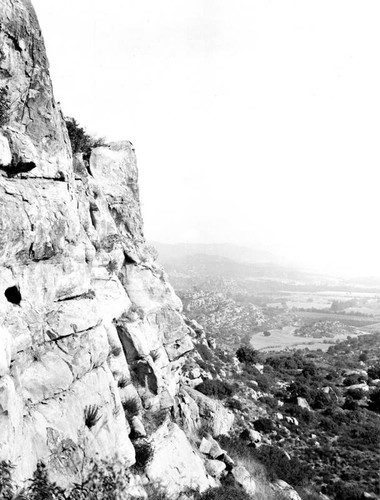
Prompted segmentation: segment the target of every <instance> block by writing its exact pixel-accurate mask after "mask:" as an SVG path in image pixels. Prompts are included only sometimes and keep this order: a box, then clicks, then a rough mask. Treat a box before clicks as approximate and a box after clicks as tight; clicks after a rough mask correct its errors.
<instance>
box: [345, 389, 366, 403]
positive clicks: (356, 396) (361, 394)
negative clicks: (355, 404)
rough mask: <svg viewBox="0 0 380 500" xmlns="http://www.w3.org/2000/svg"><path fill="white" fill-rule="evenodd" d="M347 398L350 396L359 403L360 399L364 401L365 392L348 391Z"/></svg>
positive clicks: (358, 390)
mask: <svg viewBox="0 0 380 500" xmlns="http://www.w3.org/2000/svg"><path fill="white" fill-rule="evenodd" d="M347 396H350V397H351V398H352V399H355V400H356V401H359V400H360V399H363V398H364V397H365V392H364V391H363V389H360V388H357V389H348V390H347Z"/></svg>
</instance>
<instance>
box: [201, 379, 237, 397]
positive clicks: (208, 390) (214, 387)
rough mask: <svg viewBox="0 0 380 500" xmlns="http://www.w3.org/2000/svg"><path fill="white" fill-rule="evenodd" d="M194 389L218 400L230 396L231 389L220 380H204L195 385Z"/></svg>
mask: <svg viewBox="0 0 380 500" xmlns="http://www.w3.org/2000/svg"><path fill="white" fill-rule="evenodd" d="M195 389H196V390H197V391H199V392H201V393H202V394H205V395H206V396H211V397H214V398H218V399H223V398H227V397H229V396H231V395H232V392H233V387H232V386H231V385H230V384H228V383H227V382H222V381H221V380H217V379H216V380H209V379H207V380H205V381H204V382H202V383H201V384H199V385H197V386H196V387H195Z"/></svg>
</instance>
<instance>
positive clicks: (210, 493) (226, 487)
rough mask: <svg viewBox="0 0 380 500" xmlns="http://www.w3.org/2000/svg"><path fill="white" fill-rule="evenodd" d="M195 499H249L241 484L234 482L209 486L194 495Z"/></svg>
mask: <svg viewBox="0 0 380 500" xmlns="http://www.w3.org/2000/svg"><path fill="white" fill-rule="evenodd" d="M195 499H196V500H251V496H250V495H248V493H246V492H245V491H244V490H243V488H242V487H241V486H239V485H238V484H236V483H233V484H223V486H220V487H219V488H211V489H208V490H206V491H205V492H204V493H201V494H198V495H196V496H195Z"/></svg>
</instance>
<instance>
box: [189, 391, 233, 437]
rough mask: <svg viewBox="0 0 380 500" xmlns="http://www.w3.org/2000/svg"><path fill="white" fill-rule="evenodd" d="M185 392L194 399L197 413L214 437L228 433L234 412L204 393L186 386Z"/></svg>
mask: <svg viewBox="0 0 380 500" xmlns="http://www.w3.org/2000/svg"><path fill="white" fill-rule="evenodd" d="M186 392H187V393H188V394H189V396H190V397H191V398H192V399H193V400H194V401H195V403H196V405H197V406H198V408H199V414H200V416H201V417H202V419H203V420H204V421H206V422H207V424H208V427H209V428H210V430H211V433H212V435H213V436H214V437H216V436H220V435H223V434H228V433H229V431H230V430H231V427H232V424H233V422H234V414H233V413H232V412H231V411H229V410H227V408H225V407H224V406H223V405H222V404H221V403H220V402H219V401H216V400H214V399H211V398H209V397H208V396H206V395H205V394H202V393H201V392H199V391H197V390H195V389H192V388H190V387H188V388H187V389H186Z"/></svg>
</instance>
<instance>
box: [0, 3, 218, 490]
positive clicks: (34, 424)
mask: <svg viewBox="0 0 380 500" xmlns="http://www.w3.org/2000/svg"><path fill="white" fill-rule="evenodd" d="M0 16H1V21H2V22H1V27H0V42H1V54H0V86H1V89H3V90H2V91H1V94H0V99H1V102H0V106H3V109H7V110H8V112H7V113H6V116H5V118H4V116H3V118H4V119H3V120H2V122H1V124H0V459H6V460H10V461H11V462H12V463H14V464H15V465H16V472H15V473H16V478H17V479H18V480H19V481H22V480H24V479H26V478H29V477H30V476H31V475H32V473H33V471H34V469H35V466H36V463H37V461H38V460H43V461H44V462H45V463H46V464H47V466H48V468H49V471H50V474H51V477H52V479H53V480H55V481H57V482H58V483H59V484H61V485H63V486H66V485H67V484H68V483H70V482H72V481H75V480H76V479H77V478H78V474H79V473H80V471H81V469H82V467H83V464H85V463H86V462H87V461H88V460H89V459H91V458H92V457H94V456H96V455H97V456H98V457H99V458H102V459H106V458H112V457H114V456H118V458H119V459H122V460H124V462H125V463H126V465H129V464H132V463H133V462H134V460H135V451H134V447H133V444H132V442H131V440H130V438H129V434H130V427H129V424H128V422H127V419H126V418H125V415H124V411H123V407H122V403H123V402H124V403H125V402H126V400H130V399H137V401H138V403H139V405H140V407H141V408H144V409H145V410H149V411H151V412H155V411H158V410H161V409H166V408H170V407H171V406H173V404H174V401H175V398H176V397H177V392H178V387H179V381H180V379H181V365H182V357H183V355H184V354H186V353H187V352H188V351H189V350H191V349H192V347H193V346H192V341H191V338H190V336H189V327H188V326H187V325H186V323H185V322H184V319H183V317H182V314H181V308H182V306H181V302H180V300H179V298H178V297H177V296H176V295H175V293H174V291H173V289H172V287H171V286H170V284H169V283H168V281H167V277H166V275H165V273H164V272H163V270H162V269H161V268H160V267H159V266H158V265H157V264H156V263H155V262H154V258H153V256H152V255H151V252H150V250H149V248H148V247H146V245H145V242H144V237H143V229H142V227H143V225H142V218H141V213H140V203H139V191H138V174H137V167H136V157H135V152H134V149H133V147H132V145H131V143H130V142H128V141H125V142H120V143H112V144H110V145H109V147H101V148H97V149H95V150H93V151H92V154H91V157H90V159H89V163H88V164H86V162H84V160H83V158H81V156H78V157H76V158H74V159H73V158H72V155H71V148H70V145H69V139H68V136H67V131H66V127H65V125H64V121H63V117H62V114H61V112H60V110H59V108H58V106H57V104H56V103H55V101H54V97H53V92H52V85H51V81H50V77H49V71H48V61H47V58H46V54H45V49H44V44H43V40H42V36H41V32H40V28H39V26H38V22H37V19H36V16H35V13H34V10H33V7H32V6H31V4H30V1H29V0H2V1H1V2H0ZM185 406H186V405H185ZM91 412H93V413H95V417H96V418H94V419H93V420H91V418H90V416H91ZM133 425H134V427H135V430H136V432H137V431H138V433H140V434H142V435H144V434H145V430H144V428H143V426H142V424H141V422H140V421H139V420H138V419H137V418H135V419H134V420H133ZM155 439H156V444H157V456H158V458H157V460H155V462H154V463H153V464H152V466H151V470H150V474H151V475H152V477H158V475H159V474H161V472H162V471H163V470H164V469H163V467H164V463H163V462H162V460H161V459H160V458H159V457H164V456H165V455H166V454H167V453H170V450H171V451H173V453H175V463H176V464H177V465H178V467H179V466H181V467H182V466H184V464H185V463H186V461H187V460H190V462H189V463H190V464H191V467H192V469H191V470H190V471H189V472H188V473H187V472H186V473H185V472H183V473H178V471H177V469H176V468H175V467H174V465H173V464H167V468H166V469H165V471H167V473H168V476H167V477H170V478H172V479H173V486H171V488H172V490H173V491H174V490H175V491H179V489H180V486H181V485H183V482H182V479H183V480H184V483H185V485H190V486H191V485H193V483H194V485H196V486H199V487H200V488H201V489H205V488H206V487H207V486H208V485H210V484H213V480H211V479H210V478H209V476H208V475H207V473H206V471H205V468H204V465H203V463H202V461H201V459H200V458H199V457H198V456H197V455H196V454H195V452H193V450H192V447H191V445H190V443H189V442H188V441H187V438H186V436H185V434H184V433H183V432H182V431H181V430H180V429H179V428H178V427H177V426H175V425H174V424H172V425H171V427H170V426H169V427H165V428H164V430H163V431H162V433H161V434H159V435H157V436H156V438H155ZM166 447H168V449H169V452H168V451H167V449H166ZM173 463H174V462H173ZM186 467H188V465H186ZM176 474H177V476H176ZM178 474H179V475H178ZM181 474H185V476H186V474H188V475H187V476H186V477H185V478H183V477H182V476H181Z"/></svg>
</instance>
